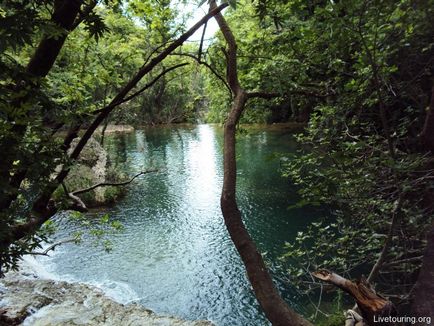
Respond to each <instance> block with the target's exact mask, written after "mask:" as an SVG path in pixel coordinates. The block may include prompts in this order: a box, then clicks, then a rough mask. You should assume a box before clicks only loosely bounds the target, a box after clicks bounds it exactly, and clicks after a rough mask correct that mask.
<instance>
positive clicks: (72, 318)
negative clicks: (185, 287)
mask: <svg viewBox="0 0 434 326" xmlns="http://www.w3.org/2000/svg"><path fill="white" fill-rule="evenodd" d="M0 325H1V326H3V325H8V326H13V325H23V326H30V325H32V326H58V325H65V326H66V325H68V326H69V325H71V326H72V325H107V326H110V325H113V326H120V325H122V326H129V325H131V326H133V325H137V326H148V325H149V326H213V324H212V323H211V322H209V321H186V320H181V319H177V318H174V317H167V316H160V315H157V314H155V313H154V312H152V311H151V310H148V309H145V308H143V307H142V306H140V305H138V304H127V305H123V304H120V303H117V302H115V301H113V300H112V299H110V298H108V297H107V296H105V295H104V293H103V292H102V291H101V290H99V289H97V288H95V287H92V286H89V285H86V284H81V283H68V282H62V281H54V280H50V279H44V278H41V277H39V276H37V275H36V273H34V272H32V271H29V269H28V268H22V269H21V270H20V271H18V272H10V273H7V274H6V277H5V278H3V279H0Z"/></svg>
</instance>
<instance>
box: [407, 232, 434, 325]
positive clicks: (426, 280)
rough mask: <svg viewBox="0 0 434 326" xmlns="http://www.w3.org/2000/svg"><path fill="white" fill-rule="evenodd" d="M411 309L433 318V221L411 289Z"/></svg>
mask: <svg viewBox="0 0 434 326" xmlns="http://www.w3.org/2000/svg"><path fill="white" fill-rule="evenodd" d="M412 295H413V302H412V306H411V311H412V313H413V315H414V316H418V317H431V318H434V223H433V224H432V225H431V230H430V232H429V233H428V235H427V245H426V249H425V254H424V256H423V261H422V268H421V269H420V271H419V276H418V279H417V281H416V285H415V287H414V289H413V291H412Z"/></svg>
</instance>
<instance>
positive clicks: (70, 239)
mask: <svg viewBox="0 0 434 326" xmlns="http://www.w3.org/2000/svg"><path fill="white" fill-rule="evenodd" d="M76 241H77V239H75V238H66V239H63V240H60V241H58V242H55V243H53V244H52V245H50V246H48V247H47V248H46V249H45V250H44V251H42V252H37V251H32V252H29V253H28V255H33V256H48V253H49V252H50V251H51V250H54V249H56V247H58V246H60V245H62V244H65V243H71V242H76Z"/></svg>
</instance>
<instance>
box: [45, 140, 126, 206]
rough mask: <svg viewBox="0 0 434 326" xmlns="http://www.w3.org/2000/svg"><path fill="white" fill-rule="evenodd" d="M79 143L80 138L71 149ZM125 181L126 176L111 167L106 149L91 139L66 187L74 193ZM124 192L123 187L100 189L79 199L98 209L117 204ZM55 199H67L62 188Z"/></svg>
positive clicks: (82, 195) (73, 167)
mask: <svg viewBox="0 0 434 326" xmlns="http://www.w3.org/2000/svg"><path fill="white" fill-rule="evenodd" d="M78 141H79V138H78V139H75V140H74V141H73V143H72V146H71V149H73V148H74V147H75V146H76V145H77V143H78ZM123 180H124V176H123V175H122V174H121V173H119V172H117V171H116V170H115V169H113V168H112V167H111V166H110V162H109V161H108V159H107V152H106V151H105V149H104V148H103V147H102V146H101V145H100V144H99V143H98V142H97V141H96V140H95V139H94V138H91V139H89V141H88V142H87V144H86V146H85V147H84V148H83V150H82V152H81V154H80V156H79V158H78V159H77V162H76V164H74V165H73V166H72V168H71V170H70V172H69V174H68V177H67V178H66V180H65V185H66V188H67V189H68V191H70V192H72V191H77V190H80V189H85V188H89V187H91V186H93V185H95V184H98V183H103V182H120V181H123ZM123 191H124V190H123V188H121V187H111V186H107V187H98V188H96V189H94V190H91V191H89V192H86V193H83V194H80V195H79V197H80V198H81V200H82V201H83V202H84V203H85V204H86V206H87V207H98V206H103V205H107V204H110V203H113V202H115V201H116V199H117V198H119V197H120V196H121V195H122V193H123ZM53 197H54V198H55V199H56V200H59V199H60V198H62V197H65V196H64V192H63V189H62V187H59V188H58V189H57V190H56V192H55V193H54V195H53Z"/></svg>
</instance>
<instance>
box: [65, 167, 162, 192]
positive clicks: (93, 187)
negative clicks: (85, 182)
mask: <svg viewBox="0 0 434 326" xmlns="http://www.w3.org/2000/svg"><path fill="white" fill-rule="evenodd" d="M152 172H158V170H146V171H142V172H140V173H137V174H136V175H135V176H133V177H132V178H131V179H129V180H127V181H124V182H101V183H97V184H95V185H93V186H90V187H88V188H84V189H80V190H76V191H73V192H71V193H70V194H72V195H79V194H83V193H85V192H89V191H92V190H94V189H96V188H99V187H108V186H112V187H118V186H125V185H127V184H130V183H131V182H133V180H134V179H136V178H137V177H139V176H141V175H144V174H148V173H152Z"/></svg>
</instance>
